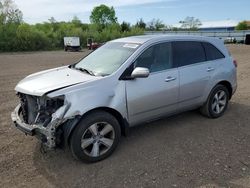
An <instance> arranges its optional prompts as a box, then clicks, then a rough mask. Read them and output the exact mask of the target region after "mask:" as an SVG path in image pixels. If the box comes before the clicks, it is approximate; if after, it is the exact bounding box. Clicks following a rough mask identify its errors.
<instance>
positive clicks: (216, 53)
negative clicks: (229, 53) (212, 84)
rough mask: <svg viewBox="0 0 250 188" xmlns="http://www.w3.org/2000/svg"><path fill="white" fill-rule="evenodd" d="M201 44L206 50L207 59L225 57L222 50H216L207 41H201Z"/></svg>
mask: <svg viewBox="0 0 250 188" xmlns="http://www.w3.org/2000/svg"><path fill="white" fill-rule="evenodd" d="M202 44H203V46H204V49H205V52H206V57H207V61H212V60H216V59H222V58H225V56H224V55H223V54H222V52H221V51H220V50H218V49H217V48H216V47H215V46H214V45H212V44H210V43H207V42H203V43H202Z"/></svg>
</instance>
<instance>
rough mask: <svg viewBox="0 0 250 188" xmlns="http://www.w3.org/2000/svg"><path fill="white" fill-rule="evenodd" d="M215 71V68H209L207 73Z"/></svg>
mask: <svg viewBox="0 0 250 188" xmlns="http://www.w3.org/2000/svg"><path fill="white" fill-rule="evenodd" d="M214 70H215V68H213V67H208V68H207V72H211V71H214Z"/></svg>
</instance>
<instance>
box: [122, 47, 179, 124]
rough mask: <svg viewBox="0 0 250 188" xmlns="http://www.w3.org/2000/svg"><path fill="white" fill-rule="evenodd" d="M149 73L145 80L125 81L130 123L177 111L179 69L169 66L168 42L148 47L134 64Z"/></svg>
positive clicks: (170, 58)
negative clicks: (144, 68)
mask: <svg viewBox="0 0 250 188" xmlns="http://www.w3.org/2000/svg"><path fill="white" fill-rule="evenodd" d="M134 66H135V67H146V68H148V69H149V70H150V75H149V76H148V77H147V78H136V79H134V80H127V81H126V92H127V106H128V115H129V122H130V124H132V125H133V124H137V123H139V122H143V121H148V120H153V119H156V118H159V117H161V116H163V115H166V114H169V113H173V112H175V111H176V109H177V107H176V103H177V100H178V90H179V77H178V69H177V68H175V67H174V66H173V64H172V55H171V43H161V44H156V45H153V46H151V47H149V48H148V49H147V50H145V51H144V52H143V53H142V54H141V55H140V57H139V58H138V59H137V60H136V61H135V63H134Z"/></svg>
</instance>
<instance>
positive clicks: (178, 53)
mask: <svg viewBox="0 0 250 188" xmlns="http://www.w3.org/2000/svg"><path fill="white" fill-rule="evenodd" d="M172 49H173V62H174V64H175V65H178V66H179V67H181V66H185V65H191V64H194V63H199V62H204V61H206V55H205V51H204V48H203V46H202V44H201V42H195V41H176V42H173V44H172Z"/></svg>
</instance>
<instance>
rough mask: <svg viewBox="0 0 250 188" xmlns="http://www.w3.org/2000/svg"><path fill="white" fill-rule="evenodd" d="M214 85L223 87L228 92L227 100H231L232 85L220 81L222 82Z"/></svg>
mask: <svg viewBox="0 0 250 188" xmlns="http://www.w3.org/2000/svg"><path fill="white" fill-rule="evenodd" d="M216 85H223V86H225V87H226V88H227V89H228V92H229V100H230V99H231V98H232V94H233V87H232V85H231V83H230V82H229V81H226V80H222V81H220V82H218V83H217V84H216Z"/></svg>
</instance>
